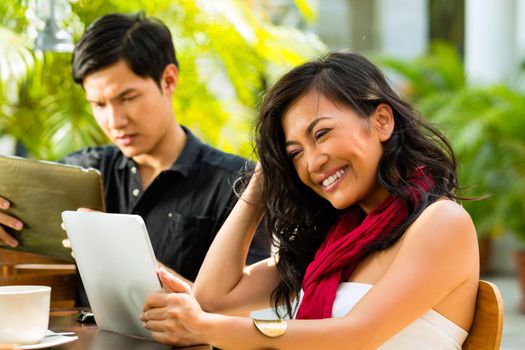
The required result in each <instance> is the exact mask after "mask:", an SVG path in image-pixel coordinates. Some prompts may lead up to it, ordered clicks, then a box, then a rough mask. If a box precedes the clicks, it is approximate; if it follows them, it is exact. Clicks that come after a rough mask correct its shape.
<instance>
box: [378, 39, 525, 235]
mask: <svg viewBox="0 0 525 350" xmlns="http://www.w3.org/2000/svg"><path fill="white" fill-rule="evenodd" d="M377 62H378V63H380V64H381V65H382V66H383V67H385V68H386V69H387V70H390V71H391V72H395V74H397V75H398V76H399V77H401V78H402V80H403V81H404V85H403V87H402V92H403V93H404V94H405V95H406V96H407V97H408V98H409V99H411V100H412V101H413V102H414V104H415V105H416V106H417V107H418V109H419V110H420V111H421V113H422V115H423V116H425V117H426V118H428V119H430V121H432V122H433V123H435V124H437V126H438V127H439V128H440V129H441V130H443V131H444V132H445V134H446V136H447V137H448V138H449V140H450V141H451V142H452V144H453V148H454V150H455V152H456V156H457V161H458V173H459V178H460V184H462V185H463V186H465V188H464V189H463V192H462V195H464V196H483V195H488V198H486V199H483V200H479V201H464V202H463V205H464V206H465V208H466V209H467V210H468V212H469V213H470V214H471V216H472V218H473V220H474V223H475V224H476V228H477V230H478V234H480V235H481V236H483V235H488V236H491V237H495V236H499V235H500V234H502V233H503V232H507V231H508V232H512V233H514V234H516V235H517V237H518V238H519V239H520V240H521V241H522V242H523V243H524V244H525V217H524V215H523V213H524V212H525V138H524V137H523V135H525V123H523V115H524V113H525V94H524V93H523V92H520V91H517V90H514V89H511V88H509V87H507V86H504V85H493V86H483V87H480V86H472V85H471V84H469V83H468V81H467V79H466V76H465V71H464V67H463V63H462V59H461V57H460V55H459V54H458V52H457V51H456V49H454V48H453V47H452V46H451V45H449V44H446V43H443V42H434V43H433V44H432V45H431V47H430V50H429V53H428V54H427V55H425V56H423V57H420V58H417V59H415V60H413V61H400V60H396V59H392V58H385V57H380V58H378V59H377Z"/></svg>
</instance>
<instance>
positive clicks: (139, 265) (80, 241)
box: [62, 211, 161, 338]
mask: <svg viewBox="0 0 525 350" xmlns="http://www.w3.org/2000/svg"><path fill="white" fill-rule="evenodd" d="M62 219H63V221H64V225H65V227H66V231H67V235H68V237H69V240H70V242H71V248H72V249H73V253H74V255H75V259H76V262H77V266H78V270H79V272H80V276H81V277H82V282H83V283H84V287H85V288H86V294H87V297H88V300H89V304H90V305H91V310H92V311H93V314H94V316H95V321H96V322H97V326H98V327H99V328H100V329H104V330H107V331H111V332H116V333H121V334H126V335H130V336H140V337H145V338H151V336H150V333H149V331H147V330H146V329H144V327H143V326H142V321H141V320H140V313H141V312H142V308H143V306H144V301H145V299H146V297H147V296H148V295H149V294H151V293H154V292H157V291H159V290H161V284H160V282H159V279H158V277H157V272H156V260H155V255H154V253H153V249H152V248H151V243H150V240H149V236H148V232H147V230H146V226H145V224H144V221H143V220H142V218H141V217H140V216H138V215H130V214H108V213H101V212H80V211H64V212H63V213H62Z"/></svg>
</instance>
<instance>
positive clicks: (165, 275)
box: [158, 266, 191, 293]
mask: <svg viewBox="0 0 525 350" xmlns="http://www.w3.org/2000/svg"><path fill="white" fill-rule="evenodd" d="M158 275H159V278H160V281H161V282H162V285H163V286H164V287H165V288H167V289H168V291H169V292H176V293H190V292H191V287H190V285H189V284H188V283H186V282H184V281H183V280H182V279H180V278H178V277H177V276H175V275H173V274H171V273H169V272H168V271H167V270H166V269H165V268H164V267H162V266H161V267H160V268H159V269H158Z"/></svg>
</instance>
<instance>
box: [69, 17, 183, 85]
mask: <svg viewBox="0 0 525 350" xmlns="http://www.w3.org/2000/svg"><path fill="white" fill-rule="evenodd" d="M119 60H124V61H125V62H126V63H127V65H128V66H129V68H130V69H131V70H132V71H133V72H134V73H135V74H137V75H138V76H140V77H151V78H152V79H153V80H154V81H155V83H157V85H159V87H160V78H161V76H162V73H163V72H164V69H165V68H166V66H167V65H168V64H170V63H173V64H174V65H175V66H177V67H178V63H177V58H176V56H175V47H174V46H173V41H172V37H171V33H170V31H169V29H168V27H166V25H165V24H164V23H162V22H161V21H159V20H156V19H152V18H147V17H146V16H145V15H144V14H143V13H141V12H140V13H138V14H136V15H124V14H118V13H112V14H107V15H104V16H102V17H100V18H98V19H97V20H95V21H94V22H93V23H91V25H89V27H88V28H87V29H86V31H85V32H84V34H83V35H82V37H81V38H80V40H79V41H78V42H77V44H76V45H75V49H74V51H73V59H72V66H73V79H74V80H75V82H76V83H78V84H80V85H82V84H83V81H84V79H85V78H86V77H87V76H88V75H89V74H91V73H93V72H95V71H97V70H100V69H103V68H106V67H108V66H110V65H112V64H114V63H116V62H117V61H119Z"/></svg>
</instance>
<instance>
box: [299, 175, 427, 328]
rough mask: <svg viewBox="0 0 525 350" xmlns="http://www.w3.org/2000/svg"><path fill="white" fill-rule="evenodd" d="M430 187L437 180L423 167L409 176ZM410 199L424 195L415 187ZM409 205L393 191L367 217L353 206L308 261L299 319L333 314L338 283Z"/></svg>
mask: <svg viewBox="0 0 525 350" xmlns="http://www.w3.org/2000/svg"><path fill="white" fill-rule="evenodd" d="M409 181H410V182H411V183H413V184H417V185H419V186H420V187H421V188H422V189H423V190H424V191H428V190H429V188H430V186H431V185H432V184H433V181H432V180H431V179H430V178H429V177H428V176H427V175H426V174H425V173H424V170H423V169H421V168H419V169H417V170H416V176H415V177H413V178H411V179H410V180H409ZM408 191H409V192H410V196H409V197H410V200H411V201H412V202H413V204H414V205H415V206H418V204H419V202H420V201H421V198H420V197H421V196H420V195H419V193H418V192H417V191H416V190H415V189H414V188H412V187H410V189H409V190H408ZM407 215H408V213H407V209H406V206H405V204H404V203H403V201H402V200H401V198H399V197H394V196H392V195H390V196H389V197H388V198H387V199H386V200H385V201H384V202H383V203H381V204H380V205H379V206H378V207H376V208H375V209H374V210H372V211H371V212H370V213H369V214H368V215H366V216H365V218H364V219H363V212H362V210H361V209H360V208H359V206H357V205H354V206H352V207H350V208H349V209H348V210H347V211H346V212H345V213H344V214H342V215H341V217H340V218H339V220H338V221H337V222H336V223H335V225H334V226H333V227H332V228H331V229H330V232H328V234H327V236H326V239H325V241H324V242H323V244H321V246H320V247H319V249H318V250H317V252H316V254H315V257H314V260H313V261H312V262H311V263H310V265H308V268H307V269H306V273H305V276H304V280H303V292H304V295H303V299H302V301H301V305H300V307H299V311H298V312H297V316H296V318H297V319H322V318H330V317H332V306H333V304H334V300H335V294H336V292H337V287H338V286H339V284H340V283H341V282H344V281H346V280H347V279H348V278H349V277H350V275H351V274H352V272H353V271H354V269H355V268H356V267H357V265H358V264H359V263H360V262H361V261H362V260H363V258H364V257H365V256H364V255H365V253H366V251H367V250H368V248H369V247H370V246H371V244H372V243H374V242H377V241H381V240H382V239H384V238H385V237H387V236H388V235H389V234H390V233H391V232H392V230H393V229H395V228H396V227H398V226H399V225H400V224H402V223H403V222H404V221H405V220H406V218H407Z"/></svg>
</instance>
